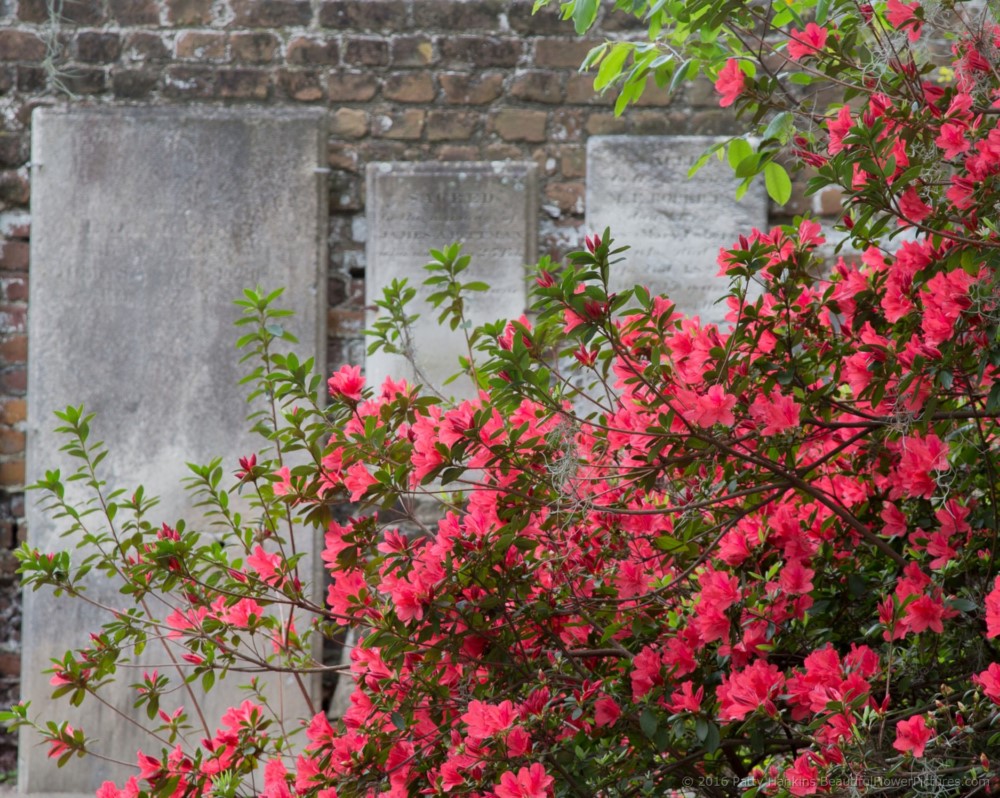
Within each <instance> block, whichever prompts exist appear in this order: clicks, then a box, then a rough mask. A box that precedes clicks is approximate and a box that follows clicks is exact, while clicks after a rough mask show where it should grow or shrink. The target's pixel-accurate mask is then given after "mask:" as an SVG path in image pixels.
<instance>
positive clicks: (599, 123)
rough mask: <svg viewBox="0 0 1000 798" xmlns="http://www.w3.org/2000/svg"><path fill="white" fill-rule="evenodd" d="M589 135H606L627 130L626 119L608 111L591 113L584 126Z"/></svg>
mask: <svg viewBox="0 0 1000 798" xmlns="http://www.w3.org/2000/svg"><path fill="white" fill-rule="evenodd" d="M584 128H585V130H586V131H587V133H589V134H590V135H591V136H607V135H610V134H614V133H624V132H626V131H627V130H628V120H627V119H626V118H625V117H621V116H615V115H614V114H609V113H597V114H591V115H590V116H589V117H587V124H586V125H585V126H584Z"/></svg>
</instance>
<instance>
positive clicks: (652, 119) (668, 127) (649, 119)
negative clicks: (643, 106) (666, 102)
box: [631, 111, 676, 136]
mask: <svg viewBox="0 0 1000 798" xmlns="http://www.w3.org/2000/svg"><path fill="white" fill-rule="evenodd" d="M631 118H632V130H633V131H634V132H635V133H637V134H643V135H647V136H659V135H666V134H668V133H674V132H676V130H675V129H674V123H673V121H672V120H671V119H670V117H669V116H668V115H667V114H665V113H663V112H662V111H633V112H632V114H631Z"/></svg>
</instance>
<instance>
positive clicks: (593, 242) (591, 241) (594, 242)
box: [583, 233, 601, 254]
mask: <svg viewBox="0 0 1000 798" xmlns="http://www.w3.org/2000/svg"><path fill="white" fill-rule="evenodd" d="M583 243H584V244H586V245H587V250H588V251H589V252H590V254H594V253H595V252H596V251H597V248H598V247H599V246H601V237H600V236H599V235H597V233H591V234H590V235H588V236H586V237H584V239H583Z"/></svg>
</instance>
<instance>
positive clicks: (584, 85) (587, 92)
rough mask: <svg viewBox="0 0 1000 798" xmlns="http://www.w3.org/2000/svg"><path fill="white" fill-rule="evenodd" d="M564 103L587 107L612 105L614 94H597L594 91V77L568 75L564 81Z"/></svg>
mask: <svg viewBox="0 0 1000 798" xmlns="http://www.w3.org/2000/svg"><path fill="white" fill-rule="evenodd" d="M566 102H568V103H571V104H574V105H575V104H582V103H586V104H587V105H613V104H614V102H615V95H614V92H610V91H608V92H605V93H604V94H599V93H598V92H596V91H594V76H593V75H592V74H591V75H588V74H583V75H570V76H569V80H567V81H566Z"/></svg>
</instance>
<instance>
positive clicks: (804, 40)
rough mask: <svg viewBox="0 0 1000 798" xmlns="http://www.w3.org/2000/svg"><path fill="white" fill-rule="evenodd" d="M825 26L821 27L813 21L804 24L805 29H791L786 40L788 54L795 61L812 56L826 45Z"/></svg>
mask: <svg viewBox="0 0 1000 798" xmlns="http://www.w3.org/2000/svg"><path fill="white" fill-rule="evenodd" d="M826 37H827V30H826V28H821V27H820V26H819V25H817V24H816V23H815V22H810V23H809V24H808V25H806V29H805V31H798V30H793V31H792V33H791V38H790V39H789V40H788V54H789V55H790V56H791V57H792V58H794V59H795V60H796V61H798V60H800V59H802V58H806V57H807V56H814V55H816V54H817V53H818V52H819V51H820V50H822V49H823V48H824V47H826Z"/></svg>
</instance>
